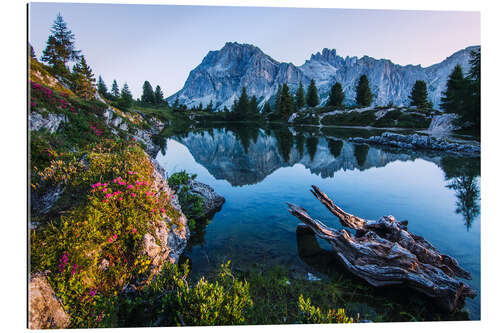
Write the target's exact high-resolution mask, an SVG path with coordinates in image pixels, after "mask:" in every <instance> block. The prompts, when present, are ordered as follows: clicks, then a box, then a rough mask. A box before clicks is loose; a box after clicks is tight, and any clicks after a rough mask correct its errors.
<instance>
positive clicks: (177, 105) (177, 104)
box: [172, 97, 179, 110]
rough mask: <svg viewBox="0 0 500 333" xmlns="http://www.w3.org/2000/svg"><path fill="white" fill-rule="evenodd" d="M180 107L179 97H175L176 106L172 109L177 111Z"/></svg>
mask: <svg viewBox="0 0 500 333" xmlns="http://www.w3.org/2000/svg"><path fill="white" fill-rule="evenodd" d="M178 107H179V97H175V101H174V105H172V108H173V109H174V110H177V108H178Z"/></svg>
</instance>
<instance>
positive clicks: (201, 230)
mask: <svg viewBox="0 0 500 333" xmlns="http://www.w3.org/2000/svg"><path fill="white" fill-rule="evenodd" d="M210 222H211V221H210V220H209V219H206V220H204V221H196V222H195V225H194V226H193V225H191V227H190V229H189V232H190V236H189V240H188V244H187V248H186V250H187V252H189V251H191V250H192V249H193V248H194V247H195V246H197V245H202V244H205V234H206V233H207V226H208V224H209V223H210Z"/></svg>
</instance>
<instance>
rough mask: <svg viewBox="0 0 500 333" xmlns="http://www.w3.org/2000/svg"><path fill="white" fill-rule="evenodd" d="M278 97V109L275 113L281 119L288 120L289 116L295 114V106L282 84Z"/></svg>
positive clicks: (286, 87) (284, 85)
mask: <svg viewBox="0 0 500 333" xmlns="http://www.w3.org/2000/svg"><path fill="white" fill-rule="evenodd" d="M280 97H281V98H280V103H279V109H277V111H278V113H279V114H280V115H281V117H282V118H284V119H288V118H289V117H290V115H291V114H292V113H293V112H295V105H294V103H293V98H292V96H291V95H290V92H289V89H288V85H287V84H286V83H283V87H282V91H281V96H280Z"/></svg>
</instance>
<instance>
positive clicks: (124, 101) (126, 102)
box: [97, 75, 134, 109]
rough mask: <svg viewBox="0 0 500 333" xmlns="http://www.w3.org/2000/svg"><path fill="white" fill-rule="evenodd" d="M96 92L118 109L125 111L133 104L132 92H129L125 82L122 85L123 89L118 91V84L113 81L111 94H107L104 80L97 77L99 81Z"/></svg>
mask: <svg viewBox="0 0 500 333" xmlns="http://www.w3.org/2000/svg"><path fill="white" fill-rule="evenodd" d="M97 92H98V93H99V95H101V96H102V97H104V98H106V99H108V100H110V101H112V102H116V103H117V105H118V107H120V108H124V109H127V108H129V107H131V106H132V103H133V102H134V99H133V97H132V92H131V91H130V88H129V86H128V84H127V82H125V83H124V84H123V87H122V89H121V91H120V88H118V83H117V82H116V80H113V84H112V85H111V92H108V88H107V87H106V83H104V80H103V79H102V77H101V76H100V75H99V79H98V80H97Z"/></svg>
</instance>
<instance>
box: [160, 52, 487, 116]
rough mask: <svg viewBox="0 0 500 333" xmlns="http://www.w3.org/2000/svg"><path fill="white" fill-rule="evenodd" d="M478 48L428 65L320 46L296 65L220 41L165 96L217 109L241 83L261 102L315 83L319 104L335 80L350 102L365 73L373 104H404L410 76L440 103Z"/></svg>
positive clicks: (236, 94)
mask: <svg viewBox="0 0 500 333" xmlns="http://www.w3.org/2000/svg"><path fill="white" fill-rule="evenodd" d="M477 48H478V46H471V47H468V48H466V49H462V50H459V51H457V52H455V53H454V54H452V55H451V56H450V57H448V58H446V59H445V60H444V61H442V62H440V63H438V64H435V65H432V66H429V67H422V66H420V65H417V66H414V65H407V66H401V65H397V64H394V63H393V62H391V61H390V60H387V59H374V58H371V57H368V56H364V57H361V58H358V57H349V56H347V57H345V58H344V57H341V56H339V55H337V53H336V51H335V49H326V48H325V49H323V51H322V52H321V53H320V52H318V53H316V54H313V55H311V58H310V59H309V60H307V61H306V62H305V63H304V64H303V65H302V66H295V65H294V64H291V63H280V62H278V61H276V60H274V59H273V58H271V57H270V56H268V55H266V54H265V53H264V52H262V51H261V50H260V49H259V48H258V47H256V46H253V45H249V44H239V43H226V44H225V45H224V47H223V48H222V49H220V50H218V51H210V52H209V53H208V54H207V55H206V56H205V58H203V60H202V62H201V63H200V64H199V65H198V66H197V67H196V68H194V69H193V70H192V71H191V72H190V74H189V76H188V78H187V80H186V82H185V84H184V87H183V88H182V89H181V90H180V91H178V92H177V93H175V94H174V95H172V96H170V97H169V98H168V102H169V103H173V102H174V101H175V100H176V99H177V98H178V99H179V102H180V103H184V104H186V105H187V106H188V107H192V106H197V105H199V104H200V103H202V104H203V105H207V104H208V103H210V101H212V102H213V104H214V105H215V107H216V108H217V109H222V108H223V107H224V106H227V107H228V108H230V107H231V105H232V103H233V100H234V99H235V98H237V97H239V95H240V93H241V88H242V87H246V89H247V93H248V94H249V95H255V96H256V97H257V99H258V100H259V105H260V106H263V105H264V103H265V101H267V100H269V99H270V98H271V97H272V96H274V95H275V94H276V92H277V89H278V85H279V84H283V83H287V84H288V86H289V87H290V90H291V91H292V92H294V91H296V90H297V88H298V86H299V82H300V81H302V83H303V84H305V85H307V84H308V83H309V82H310V80H311V79H314V80H315V81H316V86H317V88H318V93H319V97H320V105H324V104H325V103H326V102H327V100H328V92H329V90H330V88H331V87H332V85H333V84H334V83H335V82H340V83H341V84H342V87H343V89H344V93H345V100H344V102H345V103H346V104H347V105H350V104H355V100H356V86H357V83H358V80H359V77H360V76H361V75H362V74H366V75H367V76H368V80H369V82H370V88H371V91H372V92H373V94H374V100H373V103H374V104H375V105H388V104H389V103H393V104H394V105H395V106H403V105H408V102H409V100H408V96H410V94H411V89H412V88H413V85H414V84H415V81H416V80H423V81H425V82H426V84H427V87H428V88H429V89H428V90H429V99H430V101H431V102H432V103H433V104H434V105H439V104H440V98H441V93H442V92H443V91H444V90H445V89H446V81H447V79H448V76H449V75H450V73H451V71H452V70H453V67H454V66H455V65H457V64H460V65H461V66H462V68H463V70H464V72H465V73H466V72H468V70H469V68H470V65H469V55H470V51H471V50H475V49H477Z"/></svg>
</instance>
